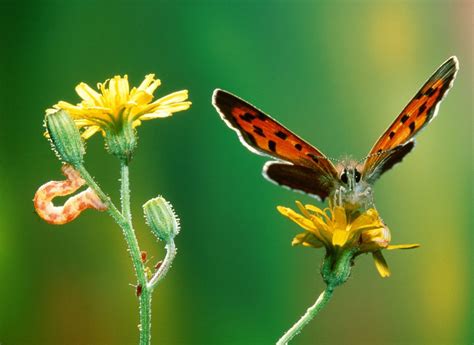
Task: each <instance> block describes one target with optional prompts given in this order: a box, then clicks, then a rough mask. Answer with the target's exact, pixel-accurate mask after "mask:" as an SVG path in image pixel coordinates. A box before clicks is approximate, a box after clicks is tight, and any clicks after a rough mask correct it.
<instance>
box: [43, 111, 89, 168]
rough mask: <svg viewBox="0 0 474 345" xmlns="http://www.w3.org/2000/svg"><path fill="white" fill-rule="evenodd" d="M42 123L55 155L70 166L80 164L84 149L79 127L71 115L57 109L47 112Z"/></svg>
mask: <svg viewBox="0 0 474 345" xmlns="http://www.w3.org/2000/svg"><path fill="white" fill-rule="evenodd" d="M44 123H45V127H46V130H47V132H48V135H49V139H50V142H51V146H52V148H53V151H54V152H55V153H56V156H58V158H59V159H60V160H62V161H64V162H66V163H69V164H71V165H72V166H75V167H77V166H79V165H81V164H82V163H83V160H84V154H85V152H86V150H85V147H84V142H83V140H82V138H81V134H80V133H79V129H78V128H77V126H76V124H75V122H74V120H73V119H72V118H71V116H70V115H69V114H68V113H67V112H66V111H64V110H59V111H57V112H55V113H50V114H47V115H46V116H45V121H44Z"/></svg>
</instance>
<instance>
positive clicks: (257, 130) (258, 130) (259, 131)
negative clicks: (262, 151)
mask: <svg viewBox="0 0 474 345" xmlns="http://www.w3.org/2000/svg"><path fill="white" fill-rule="evenodd" d="M253 131H254V133H255V134H257V135H259V136H261V137H264V138H265V133H263V129H261V128H260V127H258V126H255V125H254V126H253Z"/></svg>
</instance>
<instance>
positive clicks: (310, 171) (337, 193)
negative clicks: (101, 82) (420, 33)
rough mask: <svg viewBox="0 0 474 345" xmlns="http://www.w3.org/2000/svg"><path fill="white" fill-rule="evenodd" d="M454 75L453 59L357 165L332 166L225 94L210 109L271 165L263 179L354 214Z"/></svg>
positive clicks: (403, 152) (405, 149)
mask: <svg viewBox="0 0 474 345" xmlns="http://www.w3.org/2000/svg"><path fill="white" fill-rule="evenodd" d="M458 69H459V63H458V60H457V58H456V57H455V56H453V57H451V58H449V59H448V60H447V61H446V62H444V63H443V64H442V65H441V66H440V67H439V68H438V69H437V70H436V72H434V74H433V75H432V76H431V77H430V78H429V79H428V81H427V82H426V83H425V84H424V85H423V87H422V88H421V89H420V90H419V91H418V92H417V93H416V95H415V96H414V97H413V99H412V100H411V101H410V102H409V103H408V105H407V106H406V107H405V108H404V109H403V110H402V112H401V113H400V115H398V116H397V118H396V119H395V121H394V122H393V123H392V124H391V125H390V127H388V129H387V130H386V131H385V132H384V133H383V134H382V135H381V136H380V138H379V139H378V140H377V142H376V143H375V145H374V146H373V147H372V149H371V150H370V152H369V154H368V155H367V156H366V158H365V159H364V160H362V161H359V162H357V161H354V160H351V159H344V160H341V161H340V163H338V164H337V165H334V164H333V162H331V160H330V159H329V158H328V157H326V156H325V155H324V154H323V153H321V151H319V150H318V149H317V148H315V147H314V146H312V145H311V144H309V143H308V142H306V141H305V140H303V139H301V138H300V137H299V136H297V135H296V134H294V133H293V132H291V131H290V130H289V129H287V128H285V127H284V126H283V125H281V124H280V123H278V122H277V121H275V120H274V119H273V118H271V117H270V116H268V115H266V114H265V113H263V112H262V111H261V110H259V109H257V108H256V107H254V106H253V105H251V104H249V103H247V102H246V101H244V100H242V99H240V98H238V97H236V96H234V95H232V94H231V93H229V92H227V91H224V90H221V89H216V90H215V91H214V94H213V102H212V103H213V105H214V107H215V108H216V110H217V112H218V113H219V114H220V116H221V118H222V119H223V120H224V121H225V123H226V124H227V125H228V126H229V127H230V128H231V129H233V130H234V131H235V132H237V134H238V137H239V139H240V141H241V142H242V144H243V145H244V146H246V147H247V148H248V149H249V150H250V151H252V152H254V153H256V154H259V155H265V156H270V157H272V158H275V159H276V160H272V161H268V162H266V163H265V165H264V167H263V176H264V177H265V178H267V179H268V180H270V181H271V182H274V183H276V184H278V185H280V186H283V187H287V188H290V189H291V190H296V191H300V192H303V193H306V194H309V195H311V196H313V197H316V198H317V199H319V200H321V201H323V200H324V199H326V198H327V197H329V198H330V200H332V201H333V202H336V203H337V204H343V205H344V206H346V207H349V206H350V207H354V208H358V207H363V206H364V205H365V206H367V205H370V204H371V203H373V199H372V186H373V184H374V182H375V181H376V180H377V179H378V178H379V177H380V176H381V175H382V174H383V173H384V172H386V171H387V170H389V169H391V168H392V167H393V166H394V165H395V164H397V163H399V162H401V161H402V159H403V158H404V157H405V156H406V155H407V154H408V153H409V152H411V151H412V150H413V147H414V146H415V140H414V138H415V136H416V135H417V134H418V133H419V132H420V131H421V130H422V129H423V128H425V126H426V125H428V123H430V122H431V120H432V119H433V118H434V117H435V116H436V114H437V112H438V108H439V105H440V102H441V101H442V100H443V98H444V96H445V95H446V94H447V93H448V91H449V89H450V88H451V87H452V85H453V81H454V79H455V77H456V73H457V71H458Z"/></svg>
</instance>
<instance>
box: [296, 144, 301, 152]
mask: <svg viewBox="0 0 474 345" xmlns="http://www.w3.org/2000/svg"><path fill="white" fill-rule="evenodd" d="M302 148H303V146H301V144H295V149H297V150H298V151H301V149H302Z"/></svg>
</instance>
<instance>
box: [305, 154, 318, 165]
mask: <svg viewBox="0 0 474 345" xmlns="http://www.w3.org/2000/svg"><path fill="white" fill-rule="evenodd" d="M306 155H307V156H308V157H310V158H311V159H312V160H313V161H314V162H315V163H318V161H319V159H318V156H316V155H314V154H312V153H307V154H306Z"/></svg>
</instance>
